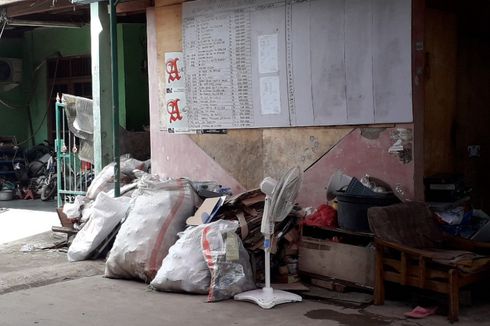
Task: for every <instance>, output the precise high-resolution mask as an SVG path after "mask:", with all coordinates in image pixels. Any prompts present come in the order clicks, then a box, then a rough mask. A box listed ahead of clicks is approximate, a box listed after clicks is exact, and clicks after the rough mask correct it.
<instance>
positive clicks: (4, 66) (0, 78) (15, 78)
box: [0, 58, 22, 85]
mask: <svg viewBox="0 0 490 326" xmlns="http://www.w3.org/2000/svg"><path fill="white" fill-rule="evenodd" d="M21 80H22V60H21V59H16V58H0V84H2V85H5V84H19V83H20V82H21Z"/></svg>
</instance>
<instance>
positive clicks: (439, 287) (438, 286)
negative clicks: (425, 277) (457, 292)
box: [384, 272, 449, 293]
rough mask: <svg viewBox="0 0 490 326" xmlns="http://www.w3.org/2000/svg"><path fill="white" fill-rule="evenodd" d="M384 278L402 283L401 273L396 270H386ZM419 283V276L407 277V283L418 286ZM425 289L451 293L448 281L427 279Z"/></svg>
mask: <svg viewBox="0 0 490 326" xmlns="http://www.w3.org/2000/svg"><path fill="white" fill-rule="evenodd" d="M384 279H385V280H386V281H389V282H394V283H400V274H398V273H394V272H384ZM418 284H419V280H418V277H412V276H409V277H407V285H409V286H414V287H418ZM425 289H428V290H432V291H436V292H439V293H449V285H448V283H447V282H438V281H427V282H426V285H425Z"/></svg>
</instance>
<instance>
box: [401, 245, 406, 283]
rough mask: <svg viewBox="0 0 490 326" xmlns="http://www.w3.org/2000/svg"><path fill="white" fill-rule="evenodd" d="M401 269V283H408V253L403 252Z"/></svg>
mask: <svg viewBox="0 0 490 326" xmlns="http://www.w3.org/2000/svg"><path fill="white" fill-rule="evenodd" d="M400 266H401V270H400V284H401V285H406V284H407V254H406V253H404V252H402V255H401V262H400Z"/></svg>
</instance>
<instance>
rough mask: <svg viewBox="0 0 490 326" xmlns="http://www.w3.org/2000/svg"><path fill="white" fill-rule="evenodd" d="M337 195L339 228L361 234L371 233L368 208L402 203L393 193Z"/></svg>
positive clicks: (340, 193) (341, 193)
mask: <svg viewBox="0 0 490 326" xmlns="http://www.w3.org/2000/svg"><path fill="white" fill-rule="evenodd" d="M336 195H337V201H338V209H337V219H338V223H339V227H341V228H343V229H346V230H350V231H359V232H371V231H370V229H369V223H368V219H367V210H368V208H370V207H376V206H388V205H392V204H396V203H399V202H400V201H399V199H398V198H397V197H396V196H395V195H393V194H392V193H388V194H379V195H371V196H362V195H349V194H346V193H343V192H337V193H336Z"/></svg>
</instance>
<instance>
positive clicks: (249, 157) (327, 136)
mask: <svg viewBox="0 0 490 326" xmlns="http://www.w3.org/2000/svg"><path fill="white" fill-rule="evenodd" d="M166 3H168V1H156V4H155V8H151V9H149V10H148V12H147V18H148V19H147V24H148V30H147V36H148V63H149V69H148V71H149V85H150V127H151V146H152V169H153V172H154V173H157V174H160V175H163V176H169V177H181V176H187V177H190V178H192V179H195V180H216V181H218V182H220V183H221V184H223V185H226V186H229V187H231V188H232V189H233V190H234V191H235V192H238V191H242V190H244V189H250V188H254V187H257V186H258V184H259V182H260V181H261V180H262V178H263V177H264V176H273V177H279V176H280V175H281V174H282V173H283V172H284V171H285V169H286V168H288V167H290V166H293V165H299V166H301V167H302V168H303V170H306V173H305V178H304V185H303V189H302V191H301V195H300V198H299V201H300V203H301V204H302V205H305V206H318V205H319V204H321V203H323V202H324V201H325V189H324V188H325V186H326V184H327V182H328V180H329V178H330V176H331V174H332V173H333V172H335V170H337V169H341V170H343V171H344V172H345V173H348V174H351V175H354V176H359V177H361V176H363V175H364V174H366V173H368V174H370V175H372V176H375V177H378V178H381V179H384V180H386V181H387V182H389V183H391V184H393V185H394V184H400V185H401V186H402V187H403V188H404V189H405V191H406V192H407V195H408V197H413V193H414V189H413V188H414V187H413V184H414V181H413V176H414V164H413V160H412V159H407V157H403V158H400V157H398V156H396V155H391V154H388V148H389V147H390V146H391V145H392V143H393V142H394V141H393V140H392V138H391V136H392V134H393V133H394V132H395V131H396V127H403V128H409V129H413V125H412V124H408V125H402V126H395V125H389V126H385V127H387V128H382V129H377V128H369V127H368V128H363V129H360V128H353V127H309V128H274V129H249V130H230V131H229V133H228V134H226V135H192V136H188V135H172V134H167V133H166V132H165V131H161V130H160V123H159V115H160V110H161V108H162V106H161V105H160V103H159V99H160V96H159V95H160V94H162V93H161V90H162V89H163V88H164V84H162V83H163V78H162V77H161V76H163V73H164V71H163V67H164V64H163V58H164V54H165V52H171V51H181V50H182V45H181V22H182V21H181V5H172V6H166ZM403 160H404V161H403Z"/></svg>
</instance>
